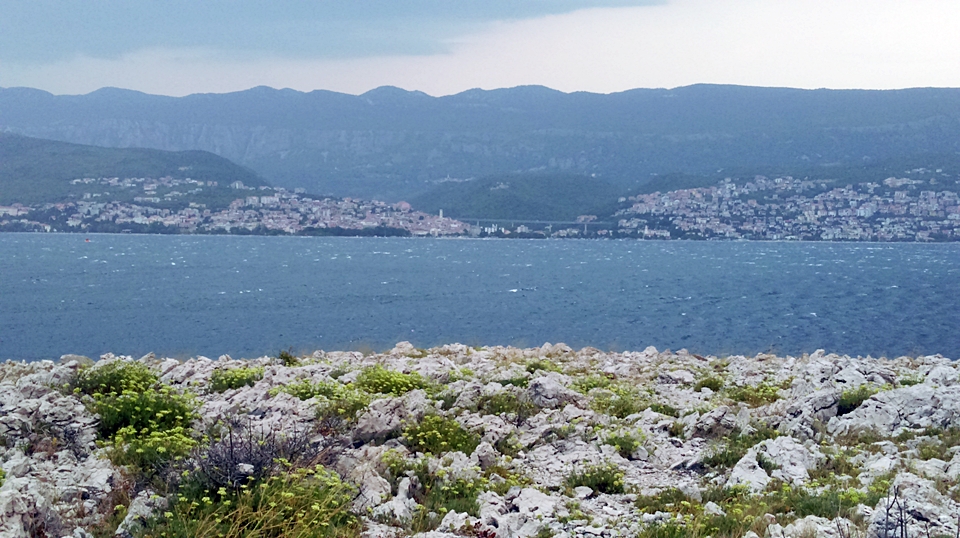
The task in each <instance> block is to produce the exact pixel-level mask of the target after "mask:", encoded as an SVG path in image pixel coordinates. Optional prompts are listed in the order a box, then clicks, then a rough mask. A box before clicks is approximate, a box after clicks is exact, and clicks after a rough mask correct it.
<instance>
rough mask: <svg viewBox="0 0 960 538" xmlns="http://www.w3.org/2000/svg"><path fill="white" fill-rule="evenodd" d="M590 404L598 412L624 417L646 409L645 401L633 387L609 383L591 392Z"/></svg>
mask: <svg viewBox="0 0 960 538" xmlns="http://www.w3.org/2000/svg"><path fill="white" fill-rule="evenodd" d="M592 395H593V401H592V402H591V404H590V406H591V407H592V408H593V410H594V411H596V412H598V413H604V414H607V415H613V416H615V417H617V418H626V417H628V416H630V415H633V414H635V413H639V412H641V411H643V410H644V409H647V407H648V406H647V405H646V402H645V401H644V399H643V398H642V397H641V396H640V394H639V392H638V391H637V389H636V388H635V387H631V386H626V385H610V386H609V387H607V388H605V389H600V390H597V391H596V392H593V393H592Z"/></svg>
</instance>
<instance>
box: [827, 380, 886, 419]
mask: <svg viewBox="0 0 960 538" xmlns="http://www.w3.org/2000/svg"><path fill="white" fill-rule="evenodd" d="M878 392H880V388H879V387H877V386H875V385H860V386H859V387H857V388H855V389H847V390H845V391H843V393H841V394H840V402H839V403H838V404H837V416H842V415H846V414H848V413H852V412H853V411H854V410H855V409H856V408H858V407H860V404H862V403H863V402H864V401H866V400H867V399H868V398H870V397H871V396H873V395H874V394H876V393H878Z"/></svg>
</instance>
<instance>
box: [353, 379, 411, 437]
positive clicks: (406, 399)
mask: <svg viewBox="0 0 960 538" xmlns="http://www.w3.org/2000/svg"><path fill="white" fill-rule="evenodd" d="M427 409H428V404H427V399H426V393H424V392H423V391H422V390H413V391H410V392H408V393H407V394H405V395H404V396H403V397H401V398H382V399H380V400H374V401H373V402H371V403H370V406H369V407H368V408H367V410H366V411H365V412H364V413H363V414H362V415H360V418H359V419H358V420H357V426H356V427H355V428H354V430H353V437H354V439H356V440H358V441H362V442H382V441H385V440H386V439H388V438H390V437H393V436H395V435H396V434H398V433H399V432H400V429H401V428H402V427H403V424H404V422H406V421H417V420H420V419H422V418H423V416H424V414H426V412H427Z"/></svg>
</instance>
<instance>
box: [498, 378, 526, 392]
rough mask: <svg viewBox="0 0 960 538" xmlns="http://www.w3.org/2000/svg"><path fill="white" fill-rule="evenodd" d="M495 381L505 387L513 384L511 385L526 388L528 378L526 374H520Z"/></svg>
mask: <svg viewBox="0 0 960 538" xmlns="http://www.w3.org/2000/svg"><path fill="white" fill-rule="evenodd" d="M497 383H500V384H501V385H503V386H505V387H506V386H508V385H510V386H513V387H518V388H521V389H525V388H527V385H529V384H530V378H529V377H527V376H522V375H521V376H516V377H510V378H507V379H501V380H500V381H497Z"/></svg>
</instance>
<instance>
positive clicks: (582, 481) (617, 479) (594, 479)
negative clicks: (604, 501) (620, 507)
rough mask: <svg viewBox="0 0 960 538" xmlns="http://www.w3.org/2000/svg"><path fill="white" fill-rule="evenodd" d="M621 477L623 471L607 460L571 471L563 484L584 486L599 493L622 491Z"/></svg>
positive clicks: (622, 476) (574, 486) (572, 486)
mask: <svg viewBox="0 0 960 538" xmlns="http://www.w3.org/2000/svg"><path fill="white" fill-rule="evenodd" d="M623 478H624V473H623V471H622V470H620V468H619V467H617V466H616V465H614V464H613V463H610V462H607V463H601V464H598V465H589V466H587V467H584V468H581V469H577V470H575V471H573V472H572V473H570V475H569V476H567V479H566V481H565V484H566V486H567V487H569V488H576V487H580V486H586V487H588V488H590V489H592V490H593V491H598V492H600V493H623V491H624V490H623Z"/></svg>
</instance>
